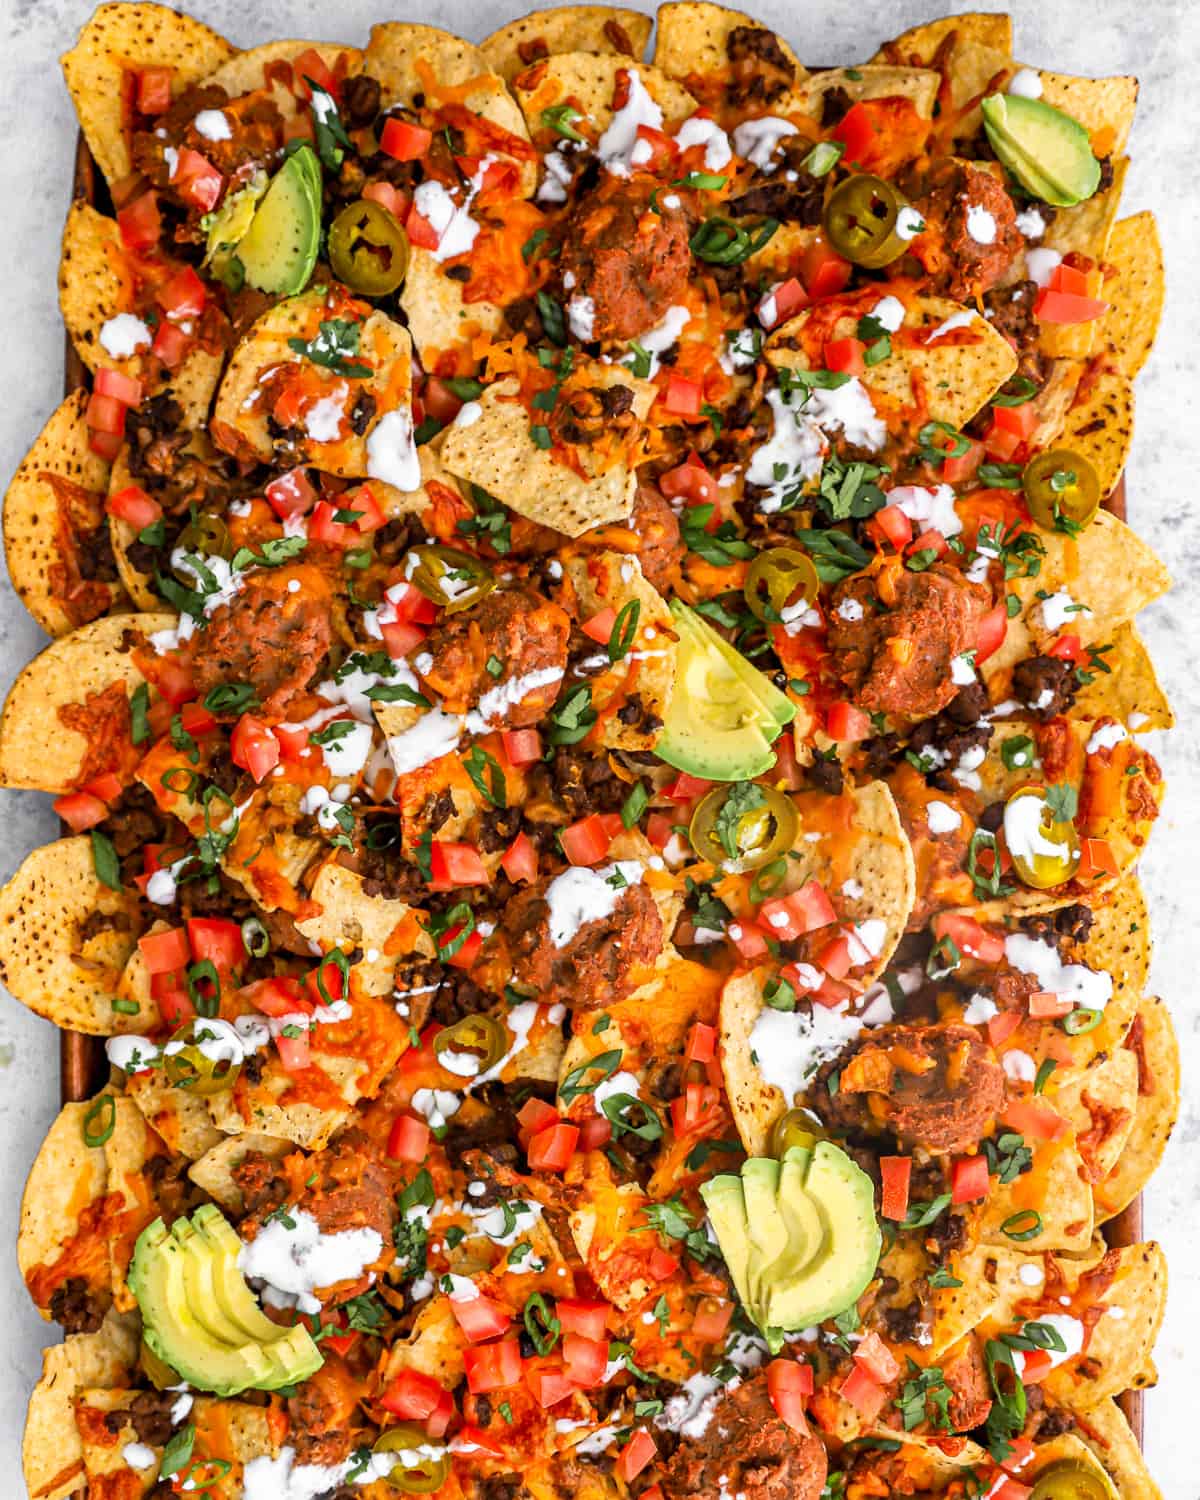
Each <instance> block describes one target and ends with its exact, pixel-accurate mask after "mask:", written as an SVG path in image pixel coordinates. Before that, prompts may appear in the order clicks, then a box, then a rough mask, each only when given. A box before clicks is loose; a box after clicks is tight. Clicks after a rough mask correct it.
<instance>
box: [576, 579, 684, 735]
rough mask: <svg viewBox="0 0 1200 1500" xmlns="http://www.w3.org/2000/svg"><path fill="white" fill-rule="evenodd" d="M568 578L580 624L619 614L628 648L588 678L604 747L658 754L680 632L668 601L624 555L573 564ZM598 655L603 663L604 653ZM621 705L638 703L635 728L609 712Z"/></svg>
mask: <svg viewBox="0 0 1200 1500" xmlns="http://www.w3.org/2000/svg"><path fill="white" fill-rule="evenodd" d="M566 572H567V577H568V578H569V579H570V580H571V584H572V586H573V588H574V590H575V598H576V602H577V606H578V618H579V619H580V620H587V619H590V618H591V616H593V615H596V614H599V613H600V611H601V610H603V609H614V610H616V612H617V624H616V625H615V626H614V634H616V635H619V637H620V641H621V643H622V644H624V645H625V646H626V650H625V654H624V655H623V656H622V657H621V658H620V659H619V660H618V661H616V662H613V663H611V664H610V665H608V666H606V667H605V669H604V670H603V671H601V672H600V673H598V674H597V675H595V676H589V681H590V682H591V684H592V707H593V708H594V709H595V710H596V712H597V714H599V715H601V716H602V718H603V725H602V729H601V735H600V743H601V744H602V745H605V746H607V747H608V748H609V749H614V750H650V749H653V747H654V743H655V741H656V740H657V739H658V732H659V729H660V728H661V726H662V721H663V720H664V719H665V718H666V713H667V705H668V703H669V702H670V699H671V688H672V686H673V685H674V682H675V630H674V626H673V623H672V618H671V611H670V610H669V609H668V608H667V604H666V600H665V599H663V597H662V595H661V594H660V593H659V592H658V590H657V589H656V588H655V587H654V586H653V584H650V583H647V582H646V579H645V578H644V577H643V575H642V565H641V563H640V562H639V561H638V560H637V558H636V557H631V556H629V555H628V554H626V553H623V552H589V553H586V554H584V555H582V556H575V557H572V558H569V559H568V560H567V563H566ZM626 636H628V641H627V642H626ZM597 654H598V655H599V656H601V657H603V656H604V655H605V650H604V647H602V646H601V647H599V648H598V653H597ZM618 700H619V701H620V702H621V703H623V704H629V703H631V702H633V701H635V700H636V701H637V702H638V703H640V705H641V707H642V709H643V713H642V714H641V715H640V716H639V717H638V719H636V720H635V721H634V723H632V724H624V723H622V722H621V720H620V719H619V718H618V717H617V714H616V712H608V713H606V712H605V710H606V709H608V708H611V707H615V704H616V702H617V701H618Z"/></svg>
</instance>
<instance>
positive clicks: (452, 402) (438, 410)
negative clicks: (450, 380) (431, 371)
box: [421, 375, 463, 422]
mask: <svg viewBox="0 0 1200 1500" xmlns="http://www.w3.org/2000/svg"><path fill="white" fill-rule="evenodd" d="M421 400H422V402H423V404H424V407H425V415H426V416H427V417H432V418H433V419H434V421H435V422H453V421H454V419H455V417H456V416H458V414H459V412H460V411H462V409H463V399H462V397H461V396H456V395H455V394H454V392H453V391H452V390H451V389H450V387H449V386H448V385H447V384H446V382H445V381H444V380H442V379H440V378H439V377H438V376H437V375H427V376H426V377H425V384H424V385H423V386H422V387H421Z"/></svg>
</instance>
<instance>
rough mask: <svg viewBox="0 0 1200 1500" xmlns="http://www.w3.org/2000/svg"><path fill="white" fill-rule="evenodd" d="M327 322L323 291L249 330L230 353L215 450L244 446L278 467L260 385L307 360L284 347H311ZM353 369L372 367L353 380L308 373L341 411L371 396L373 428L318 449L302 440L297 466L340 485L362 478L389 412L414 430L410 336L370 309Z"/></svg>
mask: <svg viewBox="0 0 1200 1500" xmlns="http://www.w3.org/2000/svg"><path fill="white" fill-rule="evenodd" d="M356 305H357V306H359V307H365V305H366V304H356ZM325 316H326V292H325V289H324V288H317V289H314V290H313V291H310V292H305V293H303V294H302V295H300V296H299V297H289V298H286V299H285V300H284V301H282V302H278V303H276V305H275V306H274V307H271V308H269V309H268V310H267V311H266V312H265V313H263V315H262V316H261V317H260V318H259V319H258V320H257V322H255V323H254V325H253V326H252V327H251V328H250V329H249V331H248V332H247V333H246V335H245V337H244V338H243V339H242V340H241V342H240V343H239V344H238V346H237V348H236V349H235V350H234V351H233V357H232V358H231V359H230V361H229V366H228V368H227V369H226V371H225V375H224V378H223V379H222V381H221V388H220V390H219V391H218V392H217V404H216V409H215V411H214V413H213V437H214V440H215V441H216V442H217V444H218V445H219V446H220V447H223V448H225V449H226V450H227V451H234V450H236V449H238V448H240V447H241V446H243V445H244V446H245V447H246V448H248V449H249V450H250V451H251V452H253V453H254V454H255V455H256V456H257V457H258V458H260V459H261V460H262V461H263V462H264V463H272V462H274V461H275V460H276V450H275V440H274V439H273V438H272V435H271V432H270V429H269V425H268V415H269V413H268V412H267V410H266V408H265V407H257V408H256V407H254V406H253V405H252V403H253V400H254V396H255V394H256V392H257V390H258V385H259V381H260V380H261V378H262V376H263V373H264V371H266V370H268V369H269V368H271V367H272V366H275V365H279V364H293V363H295V362H297V361H298V360H302V359H304V358H305V356H304V355H302V354H300V353H298V352H297V351H296V350H295V349H293V348H292V347H291V346H290V344H289V340H290V339H299V340H301V341H303V342H305V343H308V342H309V341H311V340H312V339H314V338H316V337H317V336H318V330H319V326H320V323H321V321H322V320H323V319H324V318H325ZM352 363H361V364H367V365H370V366H371V367H372V373H371V375H370V376H366V377H362V378H354V379H351V378H348V377H345V376H339V375H336V374H334V372H333V371H332V370H330V369H329V368H327V367H323V366H319V365H316V364H313V365H312V366H311V368H312V370H313V371H314V372H316V373H317V374H318V375H319V377H320V379H321V380H322V383H323V384H324V385H325V386H327V387H328V395H327V396H326V397H325V398H324V399H326V400H331V401H337V402H340V403H341V404H342V407H343V410H344V411H346V412H349V411H350V410H351V409H352V407H353V405H354V403H355V401H356V400H358V399H359V398H360V397H361V396H362V395H364V394H365V395H369V396H373V397H374V399H375V403H376V405H375V415H374V417H373V419H372V422H371V425H370V427H368V428H367V429H366V430H365V431H364V433H363V434H362V435H361V436H360V435H359V434H357V433H353V432H352V433H350V434H349V436H347V437H345V438H341V439H337V440H335V441H333V442H320V441H318V440H317V439H316V438H312V437H309V436H307V434H306V436H305V438H304V439H303V440H302V441H301V442H300V443H299V445H298V447H299V453H300V459H299V461H300V462H303V463H309V464H315V465H317V467H318V468H320V469H323V470H324V471H325V472H327V473H330V474H340V475H342V476H343V477H344V478H363V477H365V476H366V474H367V470H368V465H369V459H368V446H369V443H370V440H371V436H372V434H373V433H374V432H375V430H376V429H377V428H378V426H379V424H380V422H381V421H383V420H384V419H386V418H390V417H391V416H392V414H393V413H403V414H407V416H408V419H409V422H410V424H411V412H412V344H411V342H410V340H409V337H408V331H407V330H406V329H405V328H403V327H401V325H400V324H399V323H396V322H393V320H392V319H391V318H389V317H388V316H387V314H386V313H382V312H379V311H377V310H372V311H371V312H370V313H369V314H368V316H367V317H366V318H365V319H364V320H363V321H361V322H360V324H359V342H358V353H357V354H356V355H355V357H354V360H353V361H352ZM284 457H285V458H286V462H288V463H293V462H295V461H296V452H295V451H293V450H291V449H289V452H288V454H287V455H285V456H284ZM281 461H282V460H281ZM376 467H377V466H376Z"/></svg>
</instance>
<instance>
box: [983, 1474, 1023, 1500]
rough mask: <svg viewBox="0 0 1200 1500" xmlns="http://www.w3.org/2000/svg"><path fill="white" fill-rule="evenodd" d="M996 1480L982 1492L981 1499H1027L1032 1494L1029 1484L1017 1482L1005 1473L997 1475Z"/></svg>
mask: <svg viewBox="0 0 1200 1500" xmlns="http://www.w3.org/2000/svg"><path fill="white" fill-rule="evenodd" d="M997 1480H998V1482H997V1483H995V1484H993V1485H992V1487H991V1488H990V1489H989V1490H986V1491H985V1492H984V1495H983V1500H1029V1497H1030V1495H1032V1494H1033V1489H1032V1487H1031V1486H1030V1485H1028V1484H1019V1483H1018V1482H1017V1481H1016V1480H1015V1479H1011V1478H1009V1477H1008V1476H1007V1475H1003V1474H1002V1475H998V1476H997Z"/></svg>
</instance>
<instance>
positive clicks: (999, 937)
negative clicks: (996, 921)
mask: <svg viewBox="0 0 1200 1500" xmlns="http://www.w3.org/2000/svg"><path fill="white" fill-rule="evenodd" d="M933 935H934V937H935V938H939V939H940V938H944V937H948V938H949V939H950V941H951V942H952V943H953V944H954V946H955V947H956V948H957V949H958V951H959V952H960V953H966V954H969V955H970V956H971V957H972V958H977V959H979V961H980V963H985V964H998V963H999V962H1000V960H1001V959H1002V958H1003V957H1004V937H1003V934H1001V933H998V932H988V931H987V930H986V929H985V928H983V927H981V926H980V925H979V923H978V922H977V921H976V920H975V919H974V917H964V916H961V915H960V914H959V913H958V912H952V911H943V912H939V913H938V915H937V916H936V917H934V919H933Z"/></svg>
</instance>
